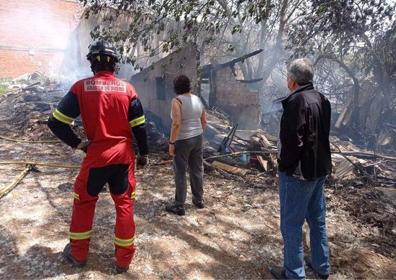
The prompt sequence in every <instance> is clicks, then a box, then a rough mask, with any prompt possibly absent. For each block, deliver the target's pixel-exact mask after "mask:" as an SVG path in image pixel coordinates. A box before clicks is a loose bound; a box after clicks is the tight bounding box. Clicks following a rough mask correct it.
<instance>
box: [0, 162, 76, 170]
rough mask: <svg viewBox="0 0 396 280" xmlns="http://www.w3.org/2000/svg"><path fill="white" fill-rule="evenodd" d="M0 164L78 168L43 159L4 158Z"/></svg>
mask: <svg viewBox="0 0 396 280" xmlns="http://www.w3.org/2000/svg"><path fill="white" fill-rule="evenodd" d="M2 164H24V165H38V166H47V167H55V168H70V169H78V168H80V166H79V165H67V164H63V163H57V162H52V163H48V162H43V161H25V160H6V161H0V165H2Z"/></svg>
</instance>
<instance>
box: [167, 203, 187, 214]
mask: <svg viewBox="0 0 396 280" xmlns="http://www.w3.org/2000/svg"><path fill="white" fill-rule="evenodd" d="M165 210H166V211H168V212H170V213H173V214H176V215H179V216H184V215H185V214H186V211H185V210H184V207H183V206H180V205H176V204H168V205H166V207H165Z"/></svg>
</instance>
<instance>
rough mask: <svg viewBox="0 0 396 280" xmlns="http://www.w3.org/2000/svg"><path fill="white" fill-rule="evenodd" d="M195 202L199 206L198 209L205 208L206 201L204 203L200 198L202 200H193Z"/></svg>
mask: <svg viewBox="0 0 396 280" xmlns="http://www.w3.org/2000/svg"><path fill="white" fill-rule="evenodd" d="M193 204H194V205H195V207H197V208H198V209H202V208H205V205H204V203H203V201H202V200H200V201H195V200H193Z"/></svg>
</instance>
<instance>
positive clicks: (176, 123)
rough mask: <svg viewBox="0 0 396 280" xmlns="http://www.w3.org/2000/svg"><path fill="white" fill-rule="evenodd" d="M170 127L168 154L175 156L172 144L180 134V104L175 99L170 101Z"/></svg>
mask: <svg viewBox="0 0 396 280" xmlns="http://www.w3.org/2000/svg"><path fill="white" fill-rule="evenodd" d="M171 116H172V126H171V132H170V139H169V154H170V155H171V156H174V155H175V146H174V143H175V141H176V139H177V136H178V135H179V132H180V127H181V104H180V101H178V100H177V99H176V98H173V100H172V114H171Z"/></svg>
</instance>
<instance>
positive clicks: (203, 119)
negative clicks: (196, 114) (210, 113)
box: [201, 110, 206, 129]
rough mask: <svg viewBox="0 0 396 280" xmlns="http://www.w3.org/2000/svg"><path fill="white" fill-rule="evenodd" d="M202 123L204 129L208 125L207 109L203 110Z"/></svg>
mask: <svg viewBox="0 0 396 280" xmlns="http://www.w3.org/2000/svg"><path fill="white" fill-rule="evenodd" d="M201 125H202V129H205V127H206V113H205V110H203V111H202V115H201Z"/></svg>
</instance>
